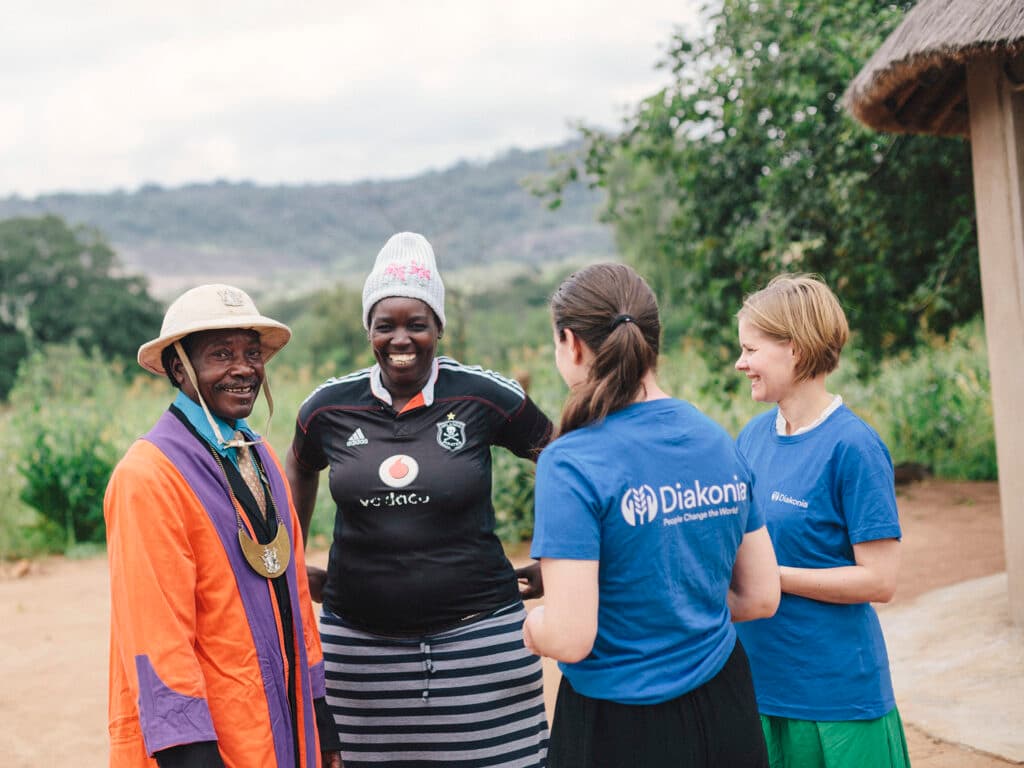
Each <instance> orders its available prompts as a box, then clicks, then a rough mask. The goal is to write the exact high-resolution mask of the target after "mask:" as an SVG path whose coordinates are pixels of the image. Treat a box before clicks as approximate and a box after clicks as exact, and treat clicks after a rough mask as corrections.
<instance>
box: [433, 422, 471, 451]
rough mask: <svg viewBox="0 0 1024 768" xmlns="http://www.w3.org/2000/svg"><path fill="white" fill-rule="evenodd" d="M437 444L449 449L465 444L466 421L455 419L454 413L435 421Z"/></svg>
mask: <svg viewBox="0 0 1024 768" xmlns="http://www.w3.org/2000/svg"><path fill="white" fill-rule="evenodd" d="M437 444H438V445H440V446H441V447H442V448H447V449H448V450H449V451H457V450H459V448H461V447H462V446H464V445H465V444H466V422H464V421H456V419H455V414H454V413H449V414H448V418H447V419H446V420H445V421H439V422H437Z"/></svg>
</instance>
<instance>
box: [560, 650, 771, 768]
mask: <svg viewBox="0 0 1024 768" xmlns="http://www.w3.org/2000/svg"><path fill="white" fill-rule="evenodd" d="M683 766H687V767H689V766H695V767H697V766H699V767H701V768H704V767H706V768H768V754H767V751H766V749H765V743H764V733H763V732H762V730H761V718H760V716H759V715H758V712H757V700H756V699H755V698H754V683H753V680H752V679H751V676H750V665H749V663H748V662H747V655H746V653H745V652H744V651H743V647H742V646H741V645H740V641H739V640H737V641H736V647H735V648H734V649H733V652H732V654H730V656H729V659H728V661H726V662H725V666H724V667H722V669H721V671H719V673H718V674H717V675H715V676H714V677H713V678H711V680H709V681H708V682H706V683H705V684H704V685H702V686H700V687H699V688H695V689H694V690H692V691H690V692H688V693H684V694H683V695H682V696H679V697H677V698H675V699H670V700H669V701H665V702H661V703H659V704H645V705H635V704H618V703H616V702H614V701H606V700H604V699H592V698H590V697H588V696H583V695H582V694H579V693H577V692H576V691H575V690H574V689H573V687H572V685H570V684H569V681H568V680H567V679H566V678H565V677H563V678H562V682H561V685H560V686H559V689H558V702H557V704H556V706H555V716H554V722H553V723H552V727H551V741H550V743H549V745H548V767H549V768H683Z"/></svg>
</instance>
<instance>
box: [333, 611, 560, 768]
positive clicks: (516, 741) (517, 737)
mask: <svg viewBox="0 0 1024 768" xmlns="http://www.w3.org/2000/svg"><path fill="white" fill-rule="evenodd" d="M525 617H526V612H525V610H524V609H523V605H522V603H521V602H516V603H515V604H513V605H509V606H506V607H504V608H501V609H499V610H497V611H495V612H494V613H492V614H488V615H485V616H484V617H482V618H480V619H477V620H474V621H471V622H467V623H466V624H464V625H461V626H459V627H456V628H455V629H449V630H446V631H444V632H439V633H437V634H432V635H424V636H422V637H389V636H380V635H372V634H369V633H367V632H363V631H361V630H358V629H356V628H354V627H352V626H350V625H349V624H347V623H346V622H345V621H344V620H343V619H341V618H339V617H338V616H335V615H334V614H333V613H331V612H330V611H328V610H327V609H326V608H325V609H324V611H323V615H322V616H321V617H320V639H321V642H322V644H323V649H324V668H325V672H326V677H327V704H328V706H329V707H330V709H331V713H332V714H333V716H334V722H335V723H336V724H337V727H338V734H339V736H340V738H341V744H342V752H341V754H342V758H343V760H344V763H345V768H360V767H361V766H374V767H375V768H381V767H382V766H388V768H420V767H421V766H442V765H443V766H449V767H451V768H458V766H463V768H470V766H473V767H474V768H484V767H485V766H500V768H543V766H545V765H546V764H547V744H548V724H547V718H546V716H545V712H544V688H543V679H542V673H541V663H540V659H539V658H538V657H536V656H534V655H533V654H532V653H530V652H529V651H528V650H526V648H525V646H524V645H523V640H522V628H523V620H524V619H525Z"/></svg>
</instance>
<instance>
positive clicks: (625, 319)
mask: <svg viewBox="0 0 1024 768" xmlns="http://www.w3.org/2000/svg"><path fill="white" fill-rule="evenodd" d="M635 322H636V320H635V319H633V316H632V315H616V316H615V319H614V320H612V324H611V330H613V331H614V330H615V329H616V328H618V327H619V326H620V325H622V324H623V323H635Z"/></svg>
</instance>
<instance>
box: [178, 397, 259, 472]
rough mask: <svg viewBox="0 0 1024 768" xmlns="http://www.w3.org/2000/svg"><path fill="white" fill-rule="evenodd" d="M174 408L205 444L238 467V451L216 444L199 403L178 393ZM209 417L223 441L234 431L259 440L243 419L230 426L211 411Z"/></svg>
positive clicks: (215, 438) (229, 437)
mask: <svg viewBox="0 0 1024 768" xmlns="http://www.w3.org/2000/svg"><path fill="white" fill-rule="evenodd" d="M174 406H175V407H176V408H177V409H178V410H179V411H181V412H182V413H183V414H185V418H186V419H188V423H189V424H191V425H192V426H193V428H195V430H196V432H198V433H199V434H200V436H202V438H203V439H204V440H205V441H206V442H208V443H209V444H210V445H212V446H213V449H214V450H215V451H217V453H219V454H220V455H221V456H223V457H224V458H225V459H227V460H228V461H230V462H231V463H232V464H234V465H235V466H236V467H237V466H238V456H237V455H236V454H237V453H238V451H236V450H235V449H234V448H226V447H224V446H223V445H221V444H220V443H219V442H217V436H216V435H215V434H213V427H211V426H210V422H209V421H207V419H206V414H205V413H204V412H203V408H202V406H200V405H199V403H197V402H195V401H193V400H192V398H191V397H189V396H188V395H186V394H185V393H184V392H181V391H179V392H178V396H177V397H176V398H174ZM210 415H211V416H213V419H214V421H216V422H217V427H218V428H219V429H220V434H221V436H222V437H223V438H224V439H225V440H230V439H231V436H232V435H233V434H234V433H235V431H236V430H239V429H240V430H242V432H244V433H245V435H246V437H247V438H248V439H250V440H258V439H259V437H257V435H256V433H255V432H253V431H252V430H251V429H249V425H248V424H246V423H245V419H238V420H237V421H235V423H234V424H231V423H230V422H228V421H226V420H225V419H222V418H221V417H220V416H218V415H217V414H215V413H213V412H212V411H211V413H210Z"/></svg>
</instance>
